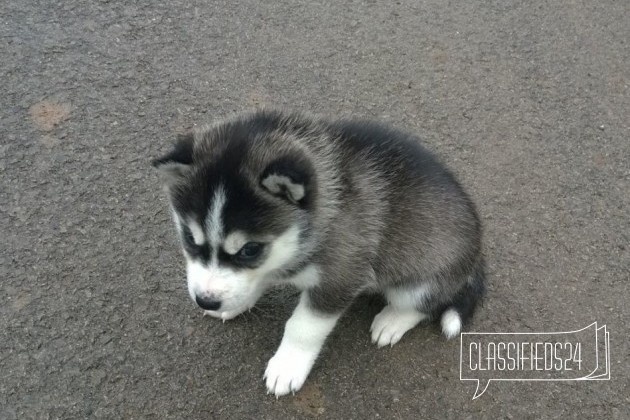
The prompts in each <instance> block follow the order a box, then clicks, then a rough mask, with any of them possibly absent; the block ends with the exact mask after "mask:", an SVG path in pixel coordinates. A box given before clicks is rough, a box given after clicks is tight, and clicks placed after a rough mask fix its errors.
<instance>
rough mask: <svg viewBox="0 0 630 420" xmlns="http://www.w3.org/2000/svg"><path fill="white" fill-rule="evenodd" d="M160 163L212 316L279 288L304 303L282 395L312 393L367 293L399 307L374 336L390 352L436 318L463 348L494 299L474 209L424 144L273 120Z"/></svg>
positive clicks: (367, 131) (192, 289) (242, 126)
mask: <svg viewBox="0 0 630 420" xmlns="http://www.w3.org/2000/svg"><path fill="white" fill-rule="evenodd" d="M153 164H154V166H155V167H157V168H158V169H159V171H160V172H161V174H162V175H163V180H164V184H165V187H166V191H167V194H168V197H169V199H170V204H171V208H172V213H173V218H174V220H175V224H176V226H177V230H178V232H179V236H180V238H181V242H182V246H183V249H184V256H185V258H186V263H187V277H188V291H189V293H190V297H191V298H192V299H193V300H194V301H195V302H196V303H197V304H198V305H199V306H200V307H201V308H202V309H204V310H205V311H206V313H208V314H210V315H212V316H214V317H217V318H221V319H223V320H227V319H230V318H233V317H235V316H237V315H238V314H240V313H242V312H243V311H246V310H247V309H249V308H251V307H252V306H253V305H254V304H255V303H256V301H257V300H258V298H260V296H261V295H262V294H263V293H264V292H265V290H267V289H268V288H269V287H271V286H274V285H280V284H291V285H294V286H296V287H298V288H299V289H301V290H302V293H301V296H300V300H299V304H298V305H297V307H296V308H295V311H294V312H293V315H292V316H291V317H290V318H289V320H288V321H287V323H286V326H285V330H284V336H283V338H282V342H281V343H280V347H279V348H278V350H277V352H276V353H275V355H274V356H273V357H272V358H271V360H269V363H268V365H267V369H266V372H265V380H266V385H267V390H268V392H270V393H273V394H275V395H276V396H278V395H285V394H288V393H290V392H295V391H297V390H299V389H300V388H301V387H302V385H303V384H304V381H305V380H306V377H307V376H308V374H309V372H310V370H311V368H312V366H313V363H314V362H315V359H316V358H317V356H318V354H319V352H320V349H321V347H322V345H323V343H324V341H325V339H326V337H327V336H328V334H329V333H330V332H331V330H332V329H333V328H334V326H335V324H336V323H337V320H338V319H339V317H340V316H341V315H342V313H343V312H344V310H345V309H346V308H348V306H349V305H350V304H351V303H352V301H353V299H354V298H355V297H357V295H359V294H360V293H362V292H369V291H371V292H378V293H382V294H383V295H384V297H385V299H386V301H387V305H386V306H385V307H384V308H383V310H382V311H381V312H380V313H379V314H378V315H376V317H375V318H374V321H373V323H372V327H371V336H372V341H373V342H374V343H376V344H377V345H378V346H379V347H381V346H385V345H393V344H395V343H397V342H398V341H399V340H400V339H401V337H402V336H403V334H405V332H407V331H409V330H410V329H411V328H413V327H414V326H416V325H417V324H418V323H419V322H420V321H422V320H425V319H429V320H431V319H433V320H439V321H440V322H441V327H442V331H443V333H444V335H445V336H446V337H448V338H450V337H454V336H456V335H457V334H459V332H460V330H461V328H462V325H463V324H464V323H465V322H466V321H467V320H468V319H469V318H470V317H471V315H472V313H473V310H474V309H475V305H476V303H477V301H478V300H479V299H480V298H481V296H482V295H483V291H484V263H483V258H482V254H481V227H480V222H479V218H478V217H477V214H476V211H475V208H474V205H473V203H472V202H471V200H470V198H469V197H468V196H467V195H466V193H465V192H464V191H463V189H462V187H461V186H460V185H459V184H458V182H457V181H456V180H455V178H454V177H453V175H452V174H451V173H450V172H449V171H448V170H447V169H446V168H445V167H444V166H442V165H441V164H440V163H439V162H438V161H437V160H436V158H435V157H434V156H433V155H432V154H431V153H429V152H428V151H427V150H425V149H424V148H423V147H422V146H421V145H420V143H419V140H418V139H417V138H416V137H414V136H412V135H410V134H407V133H404V132H401V131H398V130H395V129H392V128H389V127H386V126H383V125H380V124H376V123H373V122H368V121H355V120H339V121H328V120H324V119H320V118H314V117H311V116H305V115H303V114H298V113H284V112H281V111H272V110H260V111H256V112H254V113H251V114H246V115H242V116H237V117H234V118H232V119H228V120H226V121H222V122H220V123H218V124H215V125H212V126H209V127H205V128H204V129H201V130H198V131H195V132H194V133H191V134H189V135H185V136H181V137H180V138H179V139H178V141H177V143H176V145H175V148H174V149H173V151H172V152H171V153H169V154H167V155H165V156H164V157H162V158H160V159H157V160H155V161H154V162H153Z"/></svg>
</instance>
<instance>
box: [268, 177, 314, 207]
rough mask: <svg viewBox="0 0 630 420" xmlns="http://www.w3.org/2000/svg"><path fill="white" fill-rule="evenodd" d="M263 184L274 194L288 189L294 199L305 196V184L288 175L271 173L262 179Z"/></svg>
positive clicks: (298, 199) (297, 199)
mask: <svg viewBox="0 0 630 420" xmlns="http://www.w3.org/2000/svg"><path fill="white" fill-rule="evenodd" d="M262 184H263V186H264V187H265V188H267V189H268V190H269V191H271V192H272V193H273V194H280V193H281V192H282V191H283V189H286V190H287V192H288V193H289V196H290V197H289V198H290V199H291V200H293V201H300V200H301V199H302V198H304V185H302V184H297V183H295V182H293V181H292V180H291V178H289V177H288V176H284V175H278V174H271V175H269V176H267V177H266V178H265V179H263V180H262Z"/></svg>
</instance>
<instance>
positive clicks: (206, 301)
mask: <svg viewBox="0 0 630 420" xmlns="http://www.w3.org/2000/svg"><path fill="white" fill-rule="evenodd" d="M195 301H196V302H197V305H199V306H200V307H201V308H202V309H205V310H206V311H216V310H217V309H219V308H220V307H221V301H220V300H214V299H210V298H206V297H199V296H195Z"/></svg>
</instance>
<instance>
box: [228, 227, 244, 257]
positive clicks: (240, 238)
mask: <svg viewBox="0 0 630 420" xmlns="http://www.w3.org/2000/svg"><path fill="white" fill-rule="evenodd" d="M246 243H247V237H246V236H245V234H244V233H243V232H239V231H236V232H232V233H230V234H229V235H228V236H227V237H226V238H225V241H224V242H223V249H224V250H225V252H227V253H228V254H230V255H234V254H236V253H237V252H238V251H239V250H240V249H241V248H243V245H245V244H246Z"/></svg>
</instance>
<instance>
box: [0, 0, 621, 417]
mask: <svg viewBox="0 0 630 420" xmlns="http://www.w3.org/2000/svg"><path fill="white" fill-rule="evenodd" d="M265 3H269V4H265ZM629 40H630V3H629V2H627V1H615V0H603V1H599V2H595V1H590V2H589V1H582V0H577V1H571V2H547V1H539V0H534V1H529V2H518V1H503V0H493V1H479V0H473V1H465V2H464V1H462V2H455V1H444V0H422V1H413V0H404V1H396V2H376V1H365V2H364V1H348V2H337V1H321V2H306V1H304V2H290V1H276V2H260V1H243V2H232V1H225V0H220V1H212V2H202V1H195V2H184V1H181V0H174V1H168V2H164V1H162V2H158V1H146V0H144V1H138V2H122V1H107V0H102V1H94V2H81V1H75V0H68V1H8V2H4V3H3V4H2V6H1V7H0V74H1V77H2V79H1V80H2V83H1V84H0V104H1V114H0V119H1V121H0V174H1V181H0V229H1V236H2V242H1V248H0V278H1V282H0V298H1V299H2V300H1V303H0V376H1V379H0V418H2V419H24V418H64V419H65V418H129V419H131V418H177V419H180V418H189V419H192V418H204V419H208V418H229V419H232V418H234V419H242V418H265V419H281V418H282V419H284V418H305V417H319V418H335V419H338V418H346V419H350V418H405V419H408V418H453V419H466V418H475V419H476V418H491V419H495V418H532V419H533V418H536V419H538V418H557V417H562V418H581V419H585V418H597V419H599V418H619V419H621V418H630V409H629V407H630V368H629V366H628V363H629V359H630V346H629V340H628V337H629V336H630V328H629V327H628V319H629V316H630V309H628V308H629V306H628V303H629V293H628V283H629V280H630V279H629V270H630V268H629V266H630V255H629V253H630V244H629V237H630V214H629V210H628V209H629V206H630V188H629V181H630V89H629V86H628V85H629V84H630V44H629ZM258 105H275V106H282V107H287V108H291V109H301V110H306V111H310V112H314V113H319V114H323V115H329V116H337V115H346V116H350V115H353V116H362V117H373V118H377V119H380V120H383V121H388V122H391V123H393V124H395V125H397V126H400V127H406V128H407V129H409V130H412V131H414V132H416V133H418V134H419V135H420V136H421V137H422V138H423V139H424V141H425V143H426V145H427V146H428V147H429V148H431V149H433V150H434V151H436V152H437V153H438V155H439V156H441V157H442V159H443V160H444V161H446V162H447V163H448V164H449V165H450V166H451V167H452V168H453V170H454V171H455V172H456V173H457V174H458V176H459V178H460V179H461V181H462V182H463V184H464V185H465V186H466V187H467V189H468V190H469V191H470V193H471V195H472V196H473V197H474V199H475V201H476V202H477V203H478V206H479V210H480V213H481V215H482V218H483V222H484V224H485V226H486V230H485V253H486V255H487V260H488V265H489V268H488V272H489V293H488V296H487V299H486V301H485V303H484V306H483V307H482V308H481V310H480V311H479V312H478V314H477V315H476V317H475V319H474V322H473V324H472V325H471V326H470V330H472V331H487V332H491V331H495V332H507V331H520V332H527V331H529V332H535V331H567V330H574V329H578V328H582V327H584V326H586V325H589V324H590V323H592V322H594V321H597V322H598V323H600V324H607V327H608V330H609V331H610V343H611V346H610V347H611V348H610V356H611V373H612V379H611V380H610V381H588V382H533V383H532V382H501V383H492V384H491V385H490V387H489V388H488V391H487V392H486V393H485V394H484V395H483V396H481V397H480V398H478V399H476V400H474V401H473V400H472V395H473V392H474V389H475V385H474V384H473V383H472V382H462V381H460V380H459V340H457V339H456V340H452V341H446V340H444V339H443V338H442V337H441V336H440V334H439V331H438V329H437V328H436V327H435V326H431V325H429V326H421V327H419V328H416V329H414V330H413V331H412V332H410V333H408V334H407V335H406V336H405V337H404V339H403V340H402V341H401V342H400V343H399V344H397V345H396V346H394V347H393V348H386V349H377V348H375V346H373V345H372V344H371V343H370V339H369V334H368V329H369V326H370V323H371V319H372V317H373V316H374V315H375V314H376V313H377V312H378V311H379V310H380V306H381V305H382V302H380V301H379V300H378V299H374V298H369V297H366V298H362V299H361V300H360V301H359V302H357V304H356V305H355V306H354V307H353V308H352V309H351V310H350V311H349V312H348V313H347V315H346V316H345V317H344V318H343V320H342V321H341V323H340V325H339V326H338V328H337V329H336V330H335V332H334V333H333V334H332V336H331V337H330V338H329V340H328V341H327V345H326V347H325V349H324V352H323V355H322V357H321V359H320V360H319V361H318V363H317V364H316V366H315V368H314V370H313V372H312V374H311V376H310V377H309V379H308V381H307V383H306V385H305V387H304V389H303V390H302V391H301V392H300V393H299V394H297V395H296V396H295V397H292V396H291V397H284V398H280V399H278V400H276V398H274V397H272V396H268V395H266V392H265V388H264V384H263V382H262V374H263V371H264V367H265V365H266V362H267V360H268V359H269V358H270V357H271V356H272V355H273V352H274V350H275V348H276V346H277V345H278V343H279V341H280V338H281V335H282V329H283V324H284V322H285V320H286V319H287V317H288V315H289V314H290V312H291V310H292V305H293V304H294V302H295V294H294V293H292V292H290V291H280V292H278V293H274V294H272V295H271V296H268V297H266V298H264V301H263V302H262V303H261V305H260V306H259V307H258V308H256V309H255V310H253V311H252V313H251V314H247V315H245V316H243V317H240V318H237V319H235V320H233V321H231V322H226V323H225V324H223V323H221V322H219V321H217V320H214V319H210V318H207V317H205V318H204V317H202V315H201V312H200V311H199V310H198V309H197V308H196V307H195V305H194V304H193V303H192V302H191V301H190V300H189V298H188V296H187V293H186V287H185V280H184V266H183V260H182V258H181V255H180V251H179V249H178V246H177V242H176V240H175V236H174V232H173V227H172V225H171V221H170V216H169V214H168V211H167V203H166V200H165V197H164V195H163V194H162V192H161V189H160V185H159V179H158V176H157V174H156V173H155V171H154V170H153V169H152V168H151V167H150V165H149V162H150V160H151V159H152V158H153V157H156V156H158V155H160V154H161V153H162V152H164V151H166V150H168V148H169V144H170V142H171V141H172V140H173V139H174V137H175V135H176V133H180V132H185V131H186V130H188V129H190V128H191V127H193V126H194V125H195V124H202V123H207V122H210V121H212V120H214V119H216V118H220V117H223V116H225V115H228V114H230V113H233V112H238V111H242V110H247V109H251V108H252V107H254V106H258Z"/></svg>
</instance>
